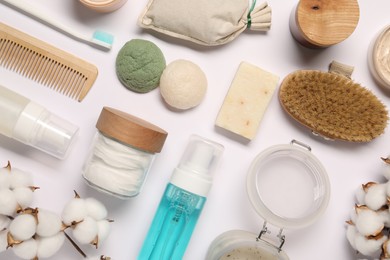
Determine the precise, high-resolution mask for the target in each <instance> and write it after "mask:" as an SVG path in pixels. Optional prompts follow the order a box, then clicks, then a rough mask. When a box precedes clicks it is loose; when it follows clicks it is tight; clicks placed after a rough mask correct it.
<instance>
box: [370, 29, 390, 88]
mask: <svg viewBox="0 0 390 260" xmlns="http://www.w3.org/2000/svg"><path fill="white" fill-rule="evenodd" d="M389 53H390V25H388V26H386V27H385V28H383V29H382V30H381V31H380V32H379V33H378V35H377V36H376V37H375V38H374V39H373V40H372V41H371V44H370V47H369V51H368V65H369V68H370V71H371V74H372V76H373V77H374V79H375V81H376V82H377V83H378V84H379V85H380V86H381V87H383V88H384V89H386V90H390V62H389V61H390V54H389Z"/></svg>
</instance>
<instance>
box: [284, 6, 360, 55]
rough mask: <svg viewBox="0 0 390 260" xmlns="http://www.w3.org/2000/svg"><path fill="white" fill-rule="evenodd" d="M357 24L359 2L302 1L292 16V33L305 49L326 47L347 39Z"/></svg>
mask: <svg viewBox="0 0 390 260" xmlns="http://www.w3.org/2000/svg"><path fill="white" fill-rule="evenodd" d="M358 21H359V5H358V2H357V1H356V0H300V1H299V3H298V4H297V5H296V6H295V8H294V9H293V10H292V13H291V16H290V31H291V33H292V35H293V36H294V38H295V39H296V40H297V41H298V42H300V43H301V44H303V45H304V46H306V47H311V48H325V47H329V46H331V45H334V44H337V43H339V42H341V41H343V40H345V39H347V38H348V37H349V36H350V35H351V34H352V33H353V31H354V30H355V28H356V26H357V24H358Z"/></svg>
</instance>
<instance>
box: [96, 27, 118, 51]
mask: <svg viewBox="0 0 390 260" xmlns="http://www.w3.org/2000/svg"><path fill="white" fill-rule="evenodd" d="M92 41H93V42H94V43H96V44H98V45H100V46H102V47H105V48H108V49H111V46H112V43H113V42H114V36H112V35H111V34H109V33H106V32H103V31H95V33H94V34H93V39H92Z"/></svg>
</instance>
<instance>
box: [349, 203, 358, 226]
mask: <svg viewBox="0 0 390 260" xmlns="http://www.w3.org/2000/svg"><path fill="white" fill-rule="evenodd" d="M350 217H351V221H352V222H353V223H355V222H356V218H357V213H356V207H353V208H352V210H351V214H350Z"/></svg>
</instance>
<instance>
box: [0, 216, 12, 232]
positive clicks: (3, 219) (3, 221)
mask: <svg viewBox="0 0 390 260" xmlns="http://www.w3.org/2000/svg"><path fill="white" fill-rule="evenodd" d="M10 223H11V220H10V219H9V218H8V217H7V216H4V215H0V231H2V230H4V229H6V228H8V226H9V224H10Z"/></svg>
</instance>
